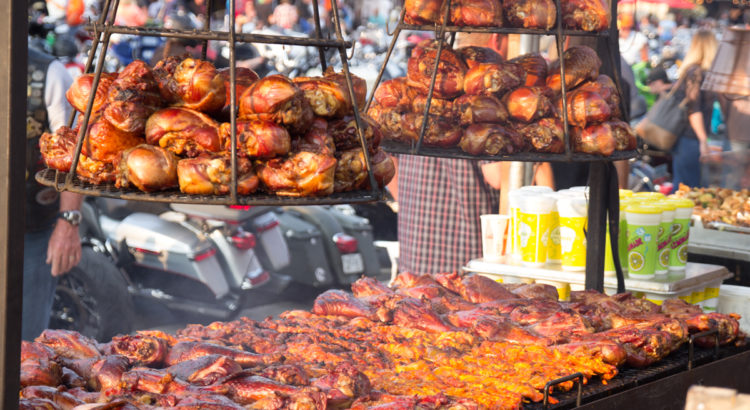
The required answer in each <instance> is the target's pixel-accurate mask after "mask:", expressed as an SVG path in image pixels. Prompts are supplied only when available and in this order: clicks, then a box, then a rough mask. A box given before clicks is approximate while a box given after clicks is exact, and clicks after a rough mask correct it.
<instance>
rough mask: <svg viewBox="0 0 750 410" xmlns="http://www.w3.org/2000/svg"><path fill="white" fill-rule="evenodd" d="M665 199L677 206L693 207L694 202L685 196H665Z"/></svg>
mask: <svg viewBox="0 0 750 410" xmlns="http://www.w3.org/2000/svg"><path fill="white" fill-rule="evenodd" d="M666 200H667V201H669V202H670V203H673V204H674V205H675V206H676V207H677V208H694V207H695V202H693V201H692V200H690V199H687V198H676V197H672V196H670V197H669V198H666Z"/></svg>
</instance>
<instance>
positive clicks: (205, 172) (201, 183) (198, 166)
mask: <svg viewBox="0 0 750 410" xmlns="http://www.w3.org/2000/svg"><path fill="white" fill-rule="evenodd" d="M177 181H178V183H179V185H180V191H182V192H184V193H186V194H196V195H226V194H228V193H229V192H230V190H231V188H230V185H229V184H231V182H232V164H231V160H230V158H229V155H227V154H223V153H216V154H203V155H201V156H199V157H197V158H186V159H181V160H180V161H179V162H178V163H177ZM259 184H260V180H259V179H258V176H257V175H256V174H255V171H254V169H253V166H252V164H251V163H250V160H248V159H247V158H244V157H240V158H237V193H238V194H239V195H249V194H252V193H253V192H255V190H256V189H258V185H259Z"/></svg>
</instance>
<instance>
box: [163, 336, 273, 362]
mask: <svg viewBox="0 0 750 410" xmlns="http://www.w3.org/2000/svg"><path fill="white" fill-rule="evenodd" d="M213 354H216V355H222V356H226V357H228V358H230V359H232V360H234V361H235V362H237V363H238V364H239V365H240V366H242V367H243V368H245V367H252V366H258V365H263V364H268V363H272V362H274V361H275V360H278V359H280V357H278V355H265V354H257V353H251V352H246V351H243V350H239V349H233V348H230V347H226V346H219V345H216V344H212V343H202V342H179V343H177V344H176V345H174V346H172V348H171V349H170V350H169V354H167V358H166V359H165V364H167V365H168V366H174V365H175V364H177V363H181V362H184V361H186V360H192V359H195V358H198V357H203V356H208V355H213Z"/></svg>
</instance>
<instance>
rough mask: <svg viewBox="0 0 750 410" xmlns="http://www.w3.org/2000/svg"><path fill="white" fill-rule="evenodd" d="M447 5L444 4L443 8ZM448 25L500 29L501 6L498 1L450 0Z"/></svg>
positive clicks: (501, 20)
mask: <svg viewBox="0 0 750 410" xmlns="http://www.w3.org/2000/svg"><path fill="white" fill-rule="evenodd" d="M447 4H448V3H447V2H444V3H443V7H446V6H447ZM441 14H443V13H441ZM450 24H452V25H456V26H469V27H502V25H503V10H502V4H501V3H500V0H452V1H451V10H450Z"/></svg>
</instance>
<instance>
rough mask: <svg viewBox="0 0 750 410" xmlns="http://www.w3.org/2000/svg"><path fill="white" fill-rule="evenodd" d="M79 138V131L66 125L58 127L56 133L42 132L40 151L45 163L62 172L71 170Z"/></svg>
mask: <svg viewBox="0 0 750 410" xmlns="http://www.w3.org/2000/svg"><path fill="white" fill-rule="evenodd" d="M77 140H78V133H76V131H74V130H72V129H70V128H68V127H67V126H65V125H63V126H62V127H60V128H58V129H57V130H56V131H55V133H54V134H53V133H49V132H45V133H44V134H42V136H41V138H39V151H40V152H41V153H42V158H43V159H44V163H45V165H47V167H49V168H52V169H56V170H58V171H62V172H68V171H70V167H71V166H73V153H74V152H75V147H76V141H77Z"/></svg>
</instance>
